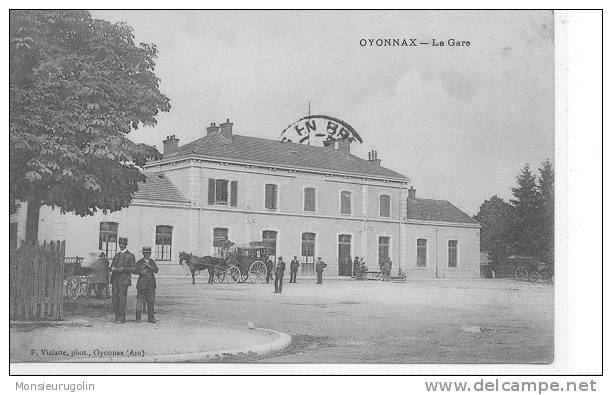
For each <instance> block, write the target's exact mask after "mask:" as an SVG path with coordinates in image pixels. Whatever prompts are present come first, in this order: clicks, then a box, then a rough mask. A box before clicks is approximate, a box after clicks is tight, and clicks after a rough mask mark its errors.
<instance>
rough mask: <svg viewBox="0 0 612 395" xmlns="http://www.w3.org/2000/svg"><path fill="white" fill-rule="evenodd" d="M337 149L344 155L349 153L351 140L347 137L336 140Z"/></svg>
mask: <svg viewBox="0 0 612 395" xmlns="http://www.w3.org/2000/svg"><path fill="white" fill-rule="evenodd" d="M338 151H340V152H343V153H345V154H346V155H350V154H351V140H350V139H348V138H343V139H342V140H338Z"/></svg>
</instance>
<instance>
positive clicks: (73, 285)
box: [64, 277, 79, 300]
mask: <svg viewBox="0 0 612 395" xmlns="http://www.w3.org/2000/svg"><path fill="white" fill-rule="evenodd" d="M64 287H65V289H66V296H68V298H69V299H72V300H76V298H78V297H79V281H78V280H77V279H76V278H74V277H70V278H69V279H68V280H66V282H65V284H64Z"/></svg>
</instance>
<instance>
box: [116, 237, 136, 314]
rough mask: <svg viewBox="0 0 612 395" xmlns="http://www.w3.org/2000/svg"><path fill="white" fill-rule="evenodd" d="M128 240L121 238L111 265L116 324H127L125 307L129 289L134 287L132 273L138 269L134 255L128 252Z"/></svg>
mask: <svg viewBox="0 0 612 395" xmlns="http://www.w3.org/2000/svg"><path fill="white" fill-rule="evenodd" d="M127 242H128V240H127V238H126V237H120V238H119V252H117V253H116V254H115V256H114V258H113V263H112V264H111V267H110V270H111V284H112V286H113V310H114V311H115V323H123V322H125V305H126V304H127V291H128V287H129V286H130V285H132V272H133V271H134V269H135V267H136V258H135V257H134V254H132V253H131V252H129V251H128V250H127Z"/></svg>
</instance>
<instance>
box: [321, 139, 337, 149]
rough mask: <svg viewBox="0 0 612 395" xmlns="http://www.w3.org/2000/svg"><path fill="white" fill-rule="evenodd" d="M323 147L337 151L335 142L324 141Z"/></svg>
mask: <svg viewBox="0 0 612 395" xmlns="http://www.w3.org/2000/svg"><path fill="white" fill-rule="evenodd" d="M323 146H324V147H327V148H331V149H336V141H335V140H323Z"/></svg>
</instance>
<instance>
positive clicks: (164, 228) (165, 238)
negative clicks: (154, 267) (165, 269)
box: [155, 225, 172, 261]
mask: <svg viewBox="0 0 612 395" xmlns="http://www.w3.org/2000/svg"><path fill="white" fill-rule="evenodd" d="M155 259H156V260H158V261H170V260H172V226H168V225H158V226H156V227H155Z"/></svg>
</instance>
